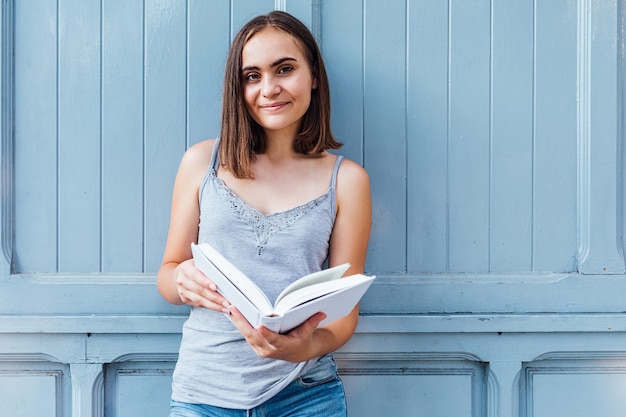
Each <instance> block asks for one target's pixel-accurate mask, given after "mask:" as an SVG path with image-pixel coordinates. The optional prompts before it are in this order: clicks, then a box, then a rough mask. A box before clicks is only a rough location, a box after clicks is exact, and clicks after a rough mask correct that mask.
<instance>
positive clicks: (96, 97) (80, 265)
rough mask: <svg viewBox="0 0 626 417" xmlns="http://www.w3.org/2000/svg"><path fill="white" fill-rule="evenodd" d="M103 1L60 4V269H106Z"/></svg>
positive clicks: (71, 0) (69, 0)
mask: <svg viewBox="0 0 626 417" xmlns="http://www.w3.org/2000/svg"><path fill="white" fill-rule="evenodd" d="M99 28H100V2H99V1H93V0H92V1H84V0H59V78H58V82H59V92H58V103H59V113H58V123H59V130H58V132H59V139H58V140H59V143H58V151H59V154H58V159H59V173H58V175H59V189H58V192H59V197H58V198H59V217H58V226H59V253H58V256H59V270H60V271H63V272H92V271H99V270H100V214H101V213H100V185H101V184H100V169H101V167H100V145H101V144H100V55H101V51H100V29H99Z"/></svg>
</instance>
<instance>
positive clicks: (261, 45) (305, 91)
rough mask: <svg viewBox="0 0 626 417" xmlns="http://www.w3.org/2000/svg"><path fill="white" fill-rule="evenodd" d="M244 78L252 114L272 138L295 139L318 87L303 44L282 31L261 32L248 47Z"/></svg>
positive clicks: (245, 57)
mask: <svg viewBox="0 0 626 417" xmlns="http://www.w3.org/2000/svg"><path fill="white" fill-rule="evenodd" d="M241 76H242V80H243V81H242V82H243V92H244V100H245V103H246V107H247V108H248V112H250V115H251V116H252V118H253V119H254V120H255V121H256V122H257V123H258V124H259V125H261V127H263V129H264V130H265V132H266V134H267V135H268V138H269V137H270V136H272V135H274V134H281V135H282V134H287V135H290V136H291V137H292V138H293V137H295V135H296V133H297V132H298V128H299V125H300V120H301V119H302V116H304V114H305V113H306V111H307V109H308V108H309V104H310V103H311V90H312V89H314V88H317V81H316V80H315V79H314V78H313V74H312V71H311V68H310V66H309V63H308V61H307V59H306V56H305V54H304V51H303V47H302V46H301V44H300V42H299V41H298V40H296V38H294V37H293V36H291V35H290V34H288V33H287V32H284V31H282V30H279V29H274V28H265V29H263V30H261V31H260V32H258V33H256V34H255V35H254V36H253V37H252V38H250V39H249V40H248V42H247V43H246V44H245V45H244V48H243V51H242V70H241Z"/></svg>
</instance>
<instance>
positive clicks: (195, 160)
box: [182, 139, 216, 166]
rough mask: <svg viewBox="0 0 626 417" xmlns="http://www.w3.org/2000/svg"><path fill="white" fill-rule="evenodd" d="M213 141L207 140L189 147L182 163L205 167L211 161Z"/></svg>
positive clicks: (214, 141)
mask: <svg viewBox="0 0 626 417" xmlns="http://www.w3.org/2000/svg"><path fill="white" fill-rule="evenodd" d="M215 143H216V140H215V139H207V140H203V141H202V142H198V143H196V144H194V145H192V146H190V147H189V148H188V149H187V150H186V151H185V154H184V155H183V160H182V163H183V164H185V165H190V166H207V165H208V164H209V162H210V161H211V155H212V154H213V148H214V147H215Z"/></svg>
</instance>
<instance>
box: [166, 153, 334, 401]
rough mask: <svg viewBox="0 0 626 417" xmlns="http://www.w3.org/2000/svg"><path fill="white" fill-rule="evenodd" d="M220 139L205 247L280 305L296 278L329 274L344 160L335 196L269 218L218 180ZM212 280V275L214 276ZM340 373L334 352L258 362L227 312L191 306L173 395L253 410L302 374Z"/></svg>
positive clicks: (208, 189)
mask: <svg viewBox="0 0 626 417" xmlns="http://www.w3.org/2000/svg"><path fill="white" fill-rule="evenodd" d="M218 146H219V141H216V143H215V147H214V150H213V155H212V156H211V163H210V167H209V170H208V172H207V174H206V176H205V178H204V180H203V183H202V186H201V187H200V195H199V198H200V228H199V233H198V242H208V243H210V244H211V245H213V246H214V247H215V248H216V249H218V250H219V251H220V252H221V253H222V254H223V255H224V256H225V257H226V258H227V259H229V260H230V261H231V262H232V263H234V264H235V265H236V266H237V267H238V268H239V269H240V270H241V271H242V272H243V273H245V274H246V275H248V276H249V277H251V278H252V279H253V280H254V281H255V283H256V284H257V285H258V286H259V287H261V289H262V290H263V291H265V293H266V294H267V295H268V297H269V299H270V301H272V302H273V301H274V300H275V299H276V297H277V296H278V294H279V293H280V291H282V289H283V288H285V287H286V286H287V285H288V284H289V283H291V282H293V281H294V280H296V279H297V278H299V277H301V276H303V275H306V274H309V273H311V272H315V271H319V270H320V269H322V267H323V264H324V262H325V260H326V258H327V255H328V248H329V241H330V235H331V232H332V229H333V224H334V221H335V216H336V194H335V185H336V180H337V172H338V170H339V165H340V164H341V161H342V157H341V156H339V157H337V161H336V162H335V166H334V169H333V174H332V179H331V183H330V186H329V189H328V191H327V192H326V193H325V194H323V195H321V196H319V197H318V198H316V199H314V200H312V201H309V202H308V203H306V204H303V205H301V206H298V207H294V208H292V209H290V210H287V211H284V212H279V213H275V214H271V215H264V214H262V213H261V212H259V211H258V210H256V209H255V208H253V207H251V206H249V205H248V204H246V203H245V202H244V201H243V200H241V199H240V198H239V197H238V196H237V195H235V194H234V193H233V192H231V190H230V189H229V188H228V187H227V186H226V184H225V183H224V182H223V181H222V180H221V179H220V178H218V177H217V170H218V167H219V156H218V155H219V153H218V152H217V149H218ZM209 278H210V277H209ZM334 372H336V367H335V364H334V361H333V360H332V357H331V355H326V356H323V357H321V358H314V359H312V360H309V361H307V362H301V363H291V362H285V361H280V360H273V359H266V358H260V357H258V356H257V355H256V354H255V353H254V352H253V351H252V349H251V348H250V347H249V346H248V344H247V343H246V341H245V339H243V337H242V336H241V334H240V333H239V331H238V330H237V329H236V328H235V327H234V325H233V324H232V323H231V322H230V320H229V319H228V317H227V316H226V315H224V314H222V313H218V312H215V311H212V310H208V309H204V308H195V307H194V308H192V309H191V312H190V315H189V318H188V320H187V321H186V322H185V325H184V326H183V338H182V342H181V347H180V352H179V358H178V362H177V364H176V369H175V371H174V376H173V384H172V391H173V393H172V398H173V399H174V400H176V401H182V402H187V403H196V404H209V405H214V406H218V407H224V408H237V409H250V408H253V407H256V406H257V405H259V404H262V403H263V402H265V401H267V400H268V399H270V398H271V397H273V396H274V395H276V394H277V393H278V392H279V391H281V390H282V389H283V388H285V387H286V386H287V385H288V384H289V383H291V382H292V381H293V380H294V379H296V378H297V377H299V376H301V375H303V374H304V373H306V375H307V376H308V375H315V376H316V378H317V377H324V376H326V375H327V374H333V373H334Z"/></svg>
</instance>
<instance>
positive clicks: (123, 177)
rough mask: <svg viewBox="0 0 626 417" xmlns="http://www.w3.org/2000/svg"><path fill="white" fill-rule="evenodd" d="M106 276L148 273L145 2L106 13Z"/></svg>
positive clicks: (107, 4)
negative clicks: (145, 268) (145, 234)
mask: <svg viewBox="0 0 626 417" xmlns="http://www.w3.org/2000/svg"><path fill="white" fill-rule="evenodd" d="M102 48H103V50H102V271H103V272H142V271H143V181H144V178H143V174H144V172H143V2H142V1H138V0H133V1H129V2H124V3H120V2H116V1H104V2H103V9H102Z"/></svg>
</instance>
